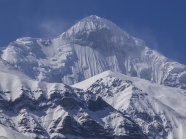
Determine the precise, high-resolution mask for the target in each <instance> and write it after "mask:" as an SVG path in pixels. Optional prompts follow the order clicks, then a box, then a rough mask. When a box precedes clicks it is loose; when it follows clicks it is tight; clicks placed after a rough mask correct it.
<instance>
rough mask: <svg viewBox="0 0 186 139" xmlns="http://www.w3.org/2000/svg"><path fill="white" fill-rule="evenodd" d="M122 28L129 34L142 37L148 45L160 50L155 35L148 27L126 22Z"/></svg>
mask: <svg viewBox="0 0 186 139" xmlns="http://www.w3.org/2000/svg"><path fill="white" fill-rule="evenodd" d="M123 29H124V30H126V31H127V32H128V33H129V34H130V35H132V36H134V37H136V38H139V39H142V40H143V41H144V42H145V43H146V45H147V46H148V47H150V48H152V49H154V50H156V51H159V52H160V49H159V47H160V45H159V43H158V40H157V36H156V35H155V34H154V33H153V31H152V30H151V29H150V28H149V27H144V26H138V27H136V26H134V25H131V24H127V25H125V27H123Z"/></svg>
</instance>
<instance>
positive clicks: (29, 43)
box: [1, 15, 186, 88]
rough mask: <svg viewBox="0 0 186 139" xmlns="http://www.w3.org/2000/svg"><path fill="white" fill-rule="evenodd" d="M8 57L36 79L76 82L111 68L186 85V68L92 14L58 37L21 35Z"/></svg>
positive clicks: (8, 50)
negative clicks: (46, 37)
mask: <svg viewBox="0 0 186 139" xmlns="http://www.w3.org/2000/svg"><path fill="white" fill-rule="evenodd" d="M1 57H2V59H4V60H6V61H7V62H9V63H10V64H12V65H13V66H14V67H16V68H17V69H18V70H20V71H21V72H23V73H24V74H26V75H27V76H29V77H31V78H32V79H37V80H40V81H46V82H58V83H60V82H63V83H66V84H74V83H77V82H79V81H82V80H84V79H87V78H90V77H92V76H94V75H96V74H99V73H101V72H103V71H106V70H112V71H114V72H120V73H123V74H127V75H130V76H135V77H140V78H144V79H147V80H150V81H152V82H155V83H158V84H163V85H166V86H172V87H181V88H186V67H185V66H184V65H182V64H179V63H177V62H174V61H172V60H170V59H168V58H166V57H164V56H163V55H161V54H159V53H158V52H156V51H154V50H152V49H150V48H148V47H147V46H146V45H145V43H144V42H143V41H142V40H139V39H137V38H134V37H132V36H130V35H129V34H127V33H126V32H125V31H123V30H122V29H120V28H119V27H117V26H116V25H115V24H114V23H112V22H110V21H108V20H106V19H103V18H100V17H97V16H94V15H93V16H89V17H86V18H84V19H82V20H81V21H79V22H78V23H77V24H75V25H74V26H72V27H71V28H70V29H69V30H67V31H66V32H64V33H63V34H62V35H60V36H58V37H56V38H52V39H39V38H38V39H34V38H20V39H17V40H16V41H15V42H12V43H10V45H9V46H8V47H7V48H6V49H4V50H3V52H2V55H1Z"/></svg>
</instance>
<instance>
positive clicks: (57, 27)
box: [37, 20, 69, 37]
mask: <svg viewBox="0 0 186 139" xmlns="http://www.w3.org/2000/svg"><path fill="white" fill-rule="evenodd" d="M68 27H69V23H68V22H67V21H64V20H44V21H41V22H39V23H38V25H37V29H38V31H39V33H40V34H41V36H42V37H55V36H58V35H60V34H62V33H63V32H64V31H66V30H67V29H68Z"/></svg>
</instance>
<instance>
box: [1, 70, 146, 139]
mask: <svg viewBox="0 0 186 139" xmlns="http://www.w3.org/2000/svg"><path fill="white" fill-rule="evenodd" d="M0 76H1V77H3V80H0V84H1V86H2V88H1V90H3V91H0V129H1V128H2V130H0V138H1V136H2V137H8V138H11V139H16V138H17V137H16V136H18V135H19V134H18V133H16V131H17V132H19V133H21V134H23V135H26V136H28V137H30V138H35V139H36V138H39V139H48V138H51V139H62V138H82V139H83V138H84V139H87V138H110V139H112V138H126V139H147V137H146V135H145V134H144V133H143V132H142V130H141V128H140V127H139V125H138V124H136V123H135V122H134V121H133V119H131V118H130V117H128V116H126V115H124V114H123V113H121V112H120V111H118V110H116V109H114V108H113V107H112V106H111V105H109V104H108V103H107V102H105V101H104V100H103V99H102V98H101V97H100V96H98V95H95V94H93V93H92V92H91V91H83V90H81V89H76V88H72V87H70V86H67V85H64V84H56V83H44V82H38V81H34V80H28V79H22V78H21V77H17V76H15V75H11V76H10V74H8V75H6V73H4V74H3V75H2V73H1V74H0ZM1 125H4V126H5V127H6V128H7V129H8V131H6V130H5V129H6V128H4V126H2V127H1ZM11 131H12V132H11ZM9 133H10V135H9ZM15 134H16V136H13V135H15ZM17 134H18V135H17ZM21 134H20V135H21ZM12 136H13V137H12ZM23 137H24V136H23ZM20 138H22V137H20ZM25 138H26V137H25Z"/></svg>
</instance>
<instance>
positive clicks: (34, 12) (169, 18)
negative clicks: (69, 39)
mask: <svg viewBox="0 0 186 139" xmlns="http://www.w3.org/2000/svg"><path fill="white" fill-rule="evenodd" d="M93 14H94V15H98V16H100V17H103V18H106V19H108V20H111V21H112V22H114V23H116V24H117V25H118V26H119V27H121V28H122V29H124V30H125V31H127V32H128V33H129V34H131V35H133V36H135V37H137V38H141V39H143V40H144V41H145V42H146V44H147V45H148V46H149V47H151V48H153V49H156V50H158V51H159V52H160V53H162V54H164V55H166V56H167V57H169V58H172V59H174V60H177V61H179V62H181V63H183V64H186V1H185V0H0V46H1V47H2V46H7V45H8V44H9V43H10V42H12V41H14V40H16V39H17V38H20V37H24V36H29V37H54V36H57V35H59V34H61V33H62V32H63V31H65V30H67V29H68V28H69V27H70V26H72V25H73V24H74V23H76V22H77V21H78V20H80V19H82V18H84V17H86V16H89V15H93Z"/></svg>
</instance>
